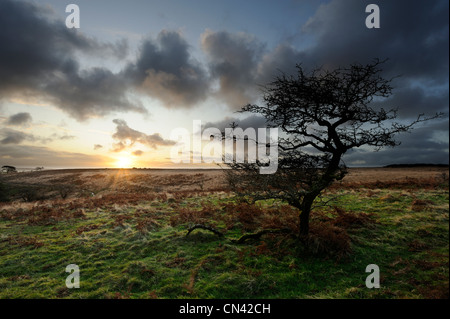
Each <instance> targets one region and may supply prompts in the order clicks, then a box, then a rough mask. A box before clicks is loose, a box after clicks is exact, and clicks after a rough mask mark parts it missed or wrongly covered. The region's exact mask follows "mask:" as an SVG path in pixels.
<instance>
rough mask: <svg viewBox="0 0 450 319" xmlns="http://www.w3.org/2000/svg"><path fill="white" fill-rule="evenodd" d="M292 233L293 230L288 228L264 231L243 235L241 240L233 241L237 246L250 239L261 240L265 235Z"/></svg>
mask: <svg viewBox="0 0 450 319" xmlns="http://www.w3.org/2000/svg"><path fill="white" fill-rule="evenodd" d="M291 232H292V230H290V229H286V228H284V229H263V230H260V231H259V232H256V233H252V234H245V235H242V236H241V237H240V238H239V239H233V240H231V241H232V242H235V243H237V244H242V243H244V242H245V241H246V240H249V239H259V238H261V236H262V235H265V234H279V233H285V234H288V233H291Z"/></svg>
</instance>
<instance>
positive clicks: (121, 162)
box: [115, 156, 133, 168]
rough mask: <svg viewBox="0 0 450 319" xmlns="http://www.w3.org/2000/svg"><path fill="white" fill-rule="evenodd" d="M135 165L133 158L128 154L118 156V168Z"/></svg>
mask: <svg viewBox="0 0 450 319" xmlns="http://www.w3.org/2000/svg"><path fill="white" fill-rule="evenodd" d="M132 165H133V159H132V158H131V157H128V156H121V157H119V158H117V161H116V163H115V166H116V167H117V168H130V167H131V166H132Z"/></svg>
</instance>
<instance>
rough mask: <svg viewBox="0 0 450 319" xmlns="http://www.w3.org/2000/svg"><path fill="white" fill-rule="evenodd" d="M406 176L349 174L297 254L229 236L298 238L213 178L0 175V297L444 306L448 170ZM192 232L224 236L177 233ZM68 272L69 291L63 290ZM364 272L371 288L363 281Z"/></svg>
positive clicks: (285, 245)
mask: <svg viewBox="0 0 450 319" xmlns="http://www.w3.org/2000/svg"><path fill="white" fill-rule="evenodd" d="M371 172H372V171H371ZM405 174H406V177H405V176H404V175H398V174H397V175H396V176H397V179H394V175H392V171H388V173H386V174H385V175H383V176H384V177H383V178H382V177H380V176H381V175H380V174H375V176H376V177H371V178H365V177H364V176H366V177H367V176H369V175H370V174H369V173H364V171H358V172H356V173H354V174H353V175H351V174H350V176H349V179H348V180H347V182H345V179H344V183H341V184H336V185H333V186H332V187H331V188H330V189H329V190H327V191H326V193H325V194H324V196H323V202H320V201H319V202H317V206H316V207H315V209H314V211H313V213H312V216H311V236H310V239H309V245H308V246H307V247H306V246H305V245H301V244H299V243H298V242H297V240H296V239H295V238H294V237H293V236H292V235H291V233H289V232H287V231H286V232H282V233H267V234H264V235H262V236H260V237H259V238H255V239H249V240H245V241H244V240H241V242H238V239H239V238H241V236H243V235H244V234H249V233H250V234H251V233H256V232H258V231H261V230H268V229H284V230H289V231H292V232H294V233H295V232H296V230H297V229H296V227H297V220H298V216H297V214H298V213H297V212H296V211H294V210H293V209H291V208H290V207H288V206H286V205H285V204H283V203H280V202H275V201H264V202H259V203H258V204H257V205H255V206H250V205H247V204H245V203H241V202H238V201H237V200H236V199H235V197H234V196H233V195H234V194H233V192H231V191H230V190H228V189H227V188H226V186H225V185H224V184H223V183H222V182H220V175H219V173H218V172H214V173H209V172H199V171H196V172H181V173H180V172H174V171H172V172H164V173H158V174H153V173H152V172H148V171H137V172H135V171H131V170H130V171H125V170H124V171H119V170H118V171H112V170H99V171H61V172H53V173H49V172H45V171H43V172H35V173H20V174H16V175H15V176H14V177H11V176H8V177H7V178H6V177H3V178H2V179H0V187H1V189H0V192H1V196H2V197H3V198H2V200H3V201H2V202H0V298H3V299H5V298H96V299H103V298H111V299H122V298H143V299H148V298H150V299H154V298H350V299H360V298H419V299H428V298H448V297H449V295H448V291H449V189H448V169H445V170H442V171H429V172H428V173H424V174H422V175H420V177H410V178H407V176H410V175H411V174H409V173H408V172H407V171H405ZM352 176H353V178H352ZM354 176H356V177H357V178H355V177H354ZM388 177H390V178H388ZM322 203H326V205H322ZM196 224H201V225H204V226H208V227H210V228H211V229H214V230H217V231H218V232H220V234H222V235H223V236H219V235H218V234H216V233H214V232H212V231H210V230H208V229H195V230H192V232H190V233H189V235H188V229H189V228H190V227H191V226H192V225H196ZM69 264H76V265H78V267H79V269H80V288H79V289H69V288H67V287H66V283H65V282H66V278H67V276H68V275H69V273H67V272H65V269H66V266H67V265H69ZM369 264H376V265H378V266H379V268H380V273H381V287H380V288H379V289H369V288H367V287H366V285H365V280H366V277H367V276H368V273H366V272H365V269H366V266H367V265H369Z"/></svg>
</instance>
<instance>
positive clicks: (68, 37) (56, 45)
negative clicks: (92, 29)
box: [0, 0, 145, 120]
mask: <svg viewBox="0 0 450 319" xmlns="http://www.w3.org/2000/svg"><path fill="white" fill-rule="evenodd" d="M0 44H1V49H0V94H1V95H2V96H3V98H8V97H11V96H20V97H21V98H25V99H35V100H43V101H47V102H48V101H50V102H52V103H54V104H55V106H57V107H59V108H60V109H62V110H63V111H65V112H67V113H69V114H70V115H72V116H73V117H74V118H76V119H78V120H85V119H87V118H89V117H92V116H99V115H104V114H107V113H109V112H111V111H129V110H132V111H139V112H145V110H144V108H143V107H142V106H141V105H139V104H134V103H133V102H132V101H130V100H129V98H128V97H127V94H126V93H127V92H126V88H127V85H126V83H125V82H124V80H123V79H119V78H118V77H117V75H116V74H113V73H111V71H109V70H106V69H102V68H93V69H90V70H81V69H80V66H79V63H78V61H77V59H76V58H75V54H76V53H82V54H87V55H99V54H102V55H103V56H115V57H117V58H121V57H123V56H124V55H125V54H126V52H127V44H126V42H124V41H120V42H118V43H116V44H104V43H100V42H98V41H97V40H95V39H92V38H89V37H86V36H84V35H83V34H82V33H80V32H78V31H76V30H75V29H68V28H67V27H66V26H65V23H64V21H60V20H56V19H51V18H49V13H48V12H46V11H45V10H44V9H43V7H39V6H37V5H35V4H32V3H28V2H22V1H11V0H2V1H1V2H0Z"/></svg>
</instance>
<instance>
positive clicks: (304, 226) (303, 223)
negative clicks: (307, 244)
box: [299, 194, 316, 238]
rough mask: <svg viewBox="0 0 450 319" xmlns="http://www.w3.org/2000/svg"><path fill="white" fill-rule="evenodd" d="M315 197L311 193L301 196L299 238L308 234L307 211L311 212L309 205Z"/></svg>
mask: <svg viewBox="0 0 450 319" xmlns="http://www.w3.org/2000/svg"><path fill="white" fill-rule="evenodd" d="M315 198H316V196H314V195H313V194H311V195H307V196H305V197H304V198H303V201H302V204H301V209H300V210H301V213H300V233H299V236H300V238H302V237H306V236H308V234H309V213H310V212H311V207H312V204H313V202H314V199H315Z"/></svg>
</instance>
